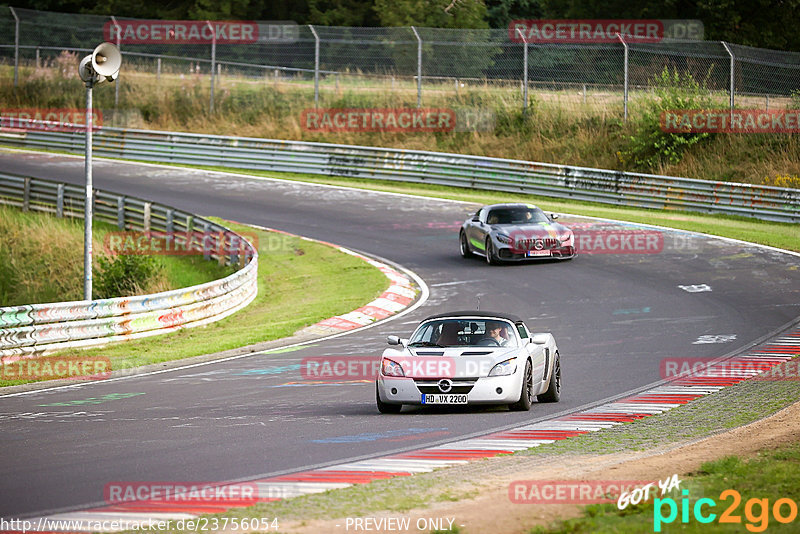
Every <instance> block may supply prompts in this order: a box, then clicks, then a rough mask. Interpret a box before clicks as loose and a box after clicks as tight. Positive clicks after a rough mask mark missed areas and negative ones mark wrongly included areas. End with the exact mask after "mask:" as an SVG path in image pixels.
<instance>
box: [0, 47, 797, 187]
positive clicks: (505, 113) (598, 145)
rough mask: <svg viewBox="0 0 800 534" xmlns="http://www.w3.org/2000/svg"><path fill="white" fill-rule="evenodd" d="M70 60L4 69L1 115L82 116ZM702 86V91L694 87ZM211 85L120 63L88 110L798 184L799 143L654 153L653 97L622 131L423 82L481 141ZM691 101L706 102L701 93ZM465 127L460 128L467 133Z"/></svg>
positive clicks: (225, 83) (376, 95)
mask: <svg viewBox="0 0 800 534" xmlns="http://www.w3.org/2000/svg"><path fill="white" fill-rule="evenodd" d="M78 61H79V56H78V55H76V54H69V53H62V54H61V55H60V56H59V57H58V58H57V59H55V60H52V61H51V62H48V65H47V66H42V67H40V68H38V69H34V68H30V67H27V66H23V68H22V69H20V76H19V83H16V84H15V83H14V82H13V80H14V72H13V68H12V67H11V66H0V106H2V107H3V108H7V109H20V108H27V109H30V108H40V109H41V108H62V109H63V108H72V109H78V110H80V109H82V107H83V105H84V93H83V91H84V90H85V88H84V87H83V85H82V83H81V82H80V80H79V79H78V78H77V77H76V76H74V74H73V73H74V72H76V69H77V67H78ZM125 61H126V62H128V61H129V59H128V58H126V60H125ZM726 64H727V63H726ZM723 68H725V67H723ZM681 74H683V76H684V77H686V75H687V74H685V73H681ZM336 80H338V81H336V82H334V80H333V78H332V77H329V78H326V79H325V78H324V79H323V80H322V83H321V86H320V93H319V108H333V109H342V108H345V109H346V108H378V109H381V108H382V109H386V108H415V107H416V105H417V95H416V91H415V89H416V87H415V85H414V84H413V83H408V80H406V81H404V82H402V83H398V84H397V85H396V86H395V84H394V82H391V81H390V79H389V77H385V78H383V80H382V81H381V82H378V81H377V80H375V79H373V80H371V81H368V80H365V79H363V78H362V77H359V76H346V75H345V76H342V77H341V80H340V79H339V77H337V78H336ZM462 81H466V80H462ZM649 81H651V82H654V83H656V82H658V80H649ZM679 81H680V80H678V82H679ZM662 82H666V83H667V85H666V87H668V88H670V89H671V90H672V91H680V84H678V85H675V83H676V80H674V79H671V78H669V77H668V78H667V79H666V80H662ZM698 83H702V81H701V80H700V79H698ZM215 84H216V89H215V93H214V112H210V111H209V105H208V103H209V98H210V80H209V78H208V77H207V76H205V75H204V76H198V75H193V74H190V75H188V76H187V75H186V73H185V72H169V73H167V72H165V73H163V75H162V76H161V77H157V76H156V75H155V73H153V72H152V66H149V67H147V70H144V71H140V70H137V69H136V68H135V66H134V64H128V63H126V67H125V69H124V72H123V74H122V77H121V78H120V81H119V90H118V92H119V95H118V96H119V102H118V104H115V91H114V90H113V89H111V87H110V86H105V87H101V88H98V90H97V91H96V92H95V96H94V98H95V107H96V108H98V109H101V110H103V113H104V122H105V124H107V125H110V126H120V127H129V128H143V129H156V130H170V131H184V132H196V133H214V134H221V135H242V136H249V137H263V138H279V139H292V140H301V141H320V142H329V143H337V144H356V145H370V146H385V147H395V148H405V149H421V150H438V151H443V152H453V153H459V154H475V155H485V156H496V157H505V158H513V159H523V160H531V161H542V162H550V163H563V162H566V161H568V162H571V163H572V164H574V165H581V166H585V167H597V168H606V169H618V170H640V171H643V172H653V173H656V174H667V175H672V176H688V177H693V178H700V179H707V180H723V181H738V182H746V183H756V184H760V183H768V184H776V183H778V182H780V181H781V180H788V185H790V186H792V187H798V184H800V157H798V156H799V155H800V149H798V146H800V137H798V136H796V135H791V134H781V133H772V134H770V133H765V134H716V135H713V136H709V137H708V138H704V139H703V140H702V142H699V143H697V144H693V145H692V146H688V147H686V149H685V150H684V149H683V147H682V145H676V147H677V148H678V150H677V151H672V150H669V149H668V148H665V147H662V146H661V144H660V143H661V142H662V141H663V140H664V139H665V135H662V132H661V131H660V129H656V130H653V131H652V133H654V134H655V138H654V139H655V140H657V141H656V142H653V141H654V139H651V138H649V137H648V136H646V135H643V132H644V131H645V130H646V128H647V125H648V124H650V125H651V126H652V125H653V124H655V123H658V121H659V116H660V113H658V112H656V113H654V112H653V110H654V108H653V106H654V105H655V106H656V109H660V108H658V106H659V102H661V100H660V99H659V98H658V97H657V96H654V95H653V94H651V93H650V92H649V91H640V90H635V89H634V90H632V91H631V93H630V102H629V120H628V121H624V120H623V119H622V117H623V110H622V107H623V106H622V100H623V99H622V96H623V95H622V93H621V92H616V91H610V92H609V91H607V90H605V89H603V90H597V91H594V90H591V89H590V92H589V95H588V100H587V101H584V99H582V98H581V94H580V91H576V90H574V89H563V90H554V89H544V88H536V89H534V90H532V91H531V92H530V96H529V99H530V102H529V104H530V105H529V106H528V108H527V112H523V110H522V101H521V95H520V90H519V83H509V84H502V85H495V84H484V83H473V82H467V85H466V87H464V88H457V87H454V85H453V83H452V82H451V81H448V82H443V83H441V84H440V83H437V82H435V81H433V80H426V81H425V88H424V92H425V94H424V105H425V107H426V108H450V109H455V110H458V109H469V110H472V111H479V112H480V113H482V114H483V113H489V114H491V115H492V116H493V117H494V120H490V121H488V122H489V124H488V125H486V127H485V128H476V130H484V129H485V131H460V132H456V131H453V132H419V131H411V132H405V133H403V132H380V131H378V132H358V131H349V132H348V131H344V132H343V131H334V132H325V131H314V130H313V129H310V128H309V127H308V125H307V124H306V123H305V122H304V120H303V112H304V110H307V109H312V108H315V107H317V106H315V105H314V93H315V90H314V84H313V83H312V82H311V81H310V80H308V79H306V80H305V81H299V80H293V81H289V80H287V79H280V80H279V79H271V77H269V76H267V77H259V78H252V77H244V76H241V75H236V74H233V73H223V75H222V76H219V77H217V78H216V81H215ZM697 92H698V93H702V94H703V95H706V94H708V92H707V91H705V90H701V89H700V88H699V86H698V89H697ZM670 94H671V93H670ZM676 94H681V93H680V92H678V93H676ZM706 101H707V104H706V105H703V106H700V108H701V109H709V108H718V109H724V108H726V107H727V102H728V100H727V96H725V93H722V92H711V93H710V94H708V96H707V97H706V98H704V99H703V100H702V102H706ZM674 102H676V103H679V105H675V107H673V108H667V109H683V107H696V106H694V105H691V101H683V100H677V101H674ZM738 102H739V105H741V106H746V107H749V108H761V107H762V106H763V104H764V102H763V100H761V99H751V98H748V97H744V96H742V97H740V99H739V101H738ZM664 105H667V103H666V102H665V103H664ZM771 107H772V109H779V108H784V109H792V108H796V107H797V104H796V103H795V102H794V101H793V100H792V99H791V98H780V99H773V101H772V102H771ZM470 128H472V126H469V125H468V126H467V129H470ZM634 140H639V141H638V142H635V141H634ZM642 145H644V147H643V148H645V149H647V150H648V151H656V152H658V154H659V157H657V158H655V161H654V162H653V163H652V165H642V164H641V163H637V161H638V159H639V158H636V157H632V156H631V155H629V152H630V151H631V150H632V148H634V147H636V146H640V148H642ZM659 147H661V148H659ZM669 147H672V145H669Z"/></svg>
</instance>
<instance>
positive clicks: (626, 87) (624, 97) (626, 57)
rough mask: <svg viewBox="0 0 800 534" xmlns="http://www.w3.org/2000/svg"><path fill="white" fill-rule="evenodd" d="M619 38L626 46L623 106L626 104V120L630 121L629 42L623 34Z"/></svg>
mask: <svg viewBox="0 0 800 534" xmlns="http://www.w3.org/2000/svg"><path fill="white" fill-rule="evenodd" d="M617 38H618V39H619V41H620V42H621V43H622V46H624V47H625V90H624V94H623V106H624V109H625V111H624V122H628V43H626V42H625V39H623V38H622V35H620V34H617Z"/></svg>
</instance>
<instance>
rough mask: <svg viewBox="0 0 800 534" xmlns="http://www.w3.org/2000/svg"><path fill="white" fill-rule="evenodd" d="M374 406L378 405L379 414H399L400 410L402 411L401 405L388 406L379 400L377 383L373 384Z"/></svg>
mask: <svg viewBox="0 0 800 534" xmlns="http://www.w3.org/2000/svg"><path fill="white" fill-rule="evenodd" d="M375 404H377V405H378V411H379V412H381V413H400V410H402V409H403V405H402V404H388V403H386V402H383V401H382V400H381V396H380V394H379V393H378V383H377V382H375Z"/></svg>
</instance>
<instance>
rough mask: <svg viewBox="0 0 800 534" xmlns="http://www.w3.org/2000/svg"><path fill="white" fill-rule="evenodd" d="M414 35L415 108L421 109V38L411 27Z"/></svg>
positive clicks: (412, 27)
mask: <svg viewBox="0 0 800 534" xmlns="http://www.w3.org/2000/svg"><path fill="white" fill-rule="evenodd" d="M411 29H412V30H413V31H414V35H415V36H416V37H417V107H418V108H420V107H422V38H420V36H419V33H417V29H416V28H415V27H414V26H411Z"/></svg>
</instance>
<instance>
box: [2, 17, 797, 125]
mask: <svg viewBox="0 0 800 534" xmlns="http://www.w3.org/2000/svg"><path fill="white" fill-rule="evenodd" d="M2 11H3V10H0V33H1V34H2V35H4V36H6V37H5V42H4V43H0V58H2V59H3V60H5V61H8V62H13V64H14V67H15V83H16V81H17V79H18V77H19V67H20V65H24V66H30V67H34V66H37V65H39V66H40V65H42V64H44V63H47V62H48V61H50V62H52V61H53V59H54V58H55V57H56V56H57V55H58V54H59V53H61V52H62V51H76V52H81V53H84V52H86V51H88V50H91V49H92V48H93V47H94V46H95V45H97V44H98V43H99V42H101V41H102V40H103V38H104V35H103V27H104V25H106V24H108V23H109V22H110V21H113V23H114V24H122V23H124V22H126V21H131V20H134V19H124V18H120V17H116V18H115V17H103V16H97V15H72V14H63V13H52V12H44V11H34V10H28V9H20V8H11V9H9V10H8V12H7V13H3V12H2ZM295 28H296V30H295V32H294V35H293V38H292V39H291V40H286V39H283V40H275V41H273V40H270V39H269V38H268V37H265V38H264V39H259V40H258V41H256V42H253V43H249V44H216V43H214V44H188V45H174V44H152V43H151V44H123V45H122V53H123V56H124V57H125V65H126V67H125V68H126V70H129V69H138V70H141V71H147V72H154V73H156V75H161V73H162V72H170V73H180V74H183V75H188V74H190V73H191V74H193V75H198V74H199V73H202V75H204V76H209V78H210V84H211V87H212V88H213V84H214V83H215V76H217V75H223V74H224V75H226V76H243V77H250V78H274V79H281V80H284V81H290V82H298V83H305V84H307V85H309V86H310V85H311V84H312V83H313V85H314V103H315V105H319V104H320V98H324V96H325V93H326V92H332V91H334V90H335V89H338V88H339V87H340V85H341V86H346V87H347V88H348V90H352V91H373V92H374V91H375V90H382V91H390V90H392V91H401V90H402V91H405V92H411V93H412V94H413V92H415V93H416V100H417V105H418V106H422V105H424V102H425V94H426V92H436V93H442V92H449V91H452V92H454V93H455V94H458V92H459V91H460V90H462V91H463V90H469V88H470V87H472V86H486V85H491V86H492V87H500V86H502V87H505V88H507V89H511V90H513V91H514V94H515V95H516V96H515V97H514V98H518V99H519V101H520V104H521V106H523V107H524V106H526V105H527V104H528V98H527V95H528V89H529V88H530V89H532V90H535V91H537V92H538V93H542V94H544V95H545V96H546V97H548V98H559V99H562V98H563V100H564V103H565V104H567V103H572V104H575V103H580V102H581V100H582V101H583V103H586V101H587V98H588V99H589V100H594V101H596V102H600V103H602V104H604V105H607V104H609V103H610V104H614V105H619V106H620V108H621V109H620V111H621V112H622V113H626V112H627V104H628V99H629V98H635V97H636V96H637V95H640V94H644V93H646V91H647V90H648V89H650V88H652V87H653V84H654V79H655V78H656V77H657V76H658V75H659V74H660V73H661V72H662V71H663V69H664V68H669V69H672V70H677V71H678V72H681V73H688V74H691V75H692V76H693V77H694V79H695V80H697V81H698V82H700V83H702V84H704V85H705V87H707V88H708V89H709V90H710V91H717V92H719V93H720V94H727V95H728V97H729V99H730V105H731V106H734V105H735V100H736V96H737V95H738V96H739V97H740V98H743V97H752V96H757V97H758V98H759V102H760V101H762V100H763V102H764V105H765V107H769V105H770V101H769V98H770V96H772V97H773V99H775V98H777V99H781V98H782V99H785V100H786V102H787V103H788V99H787V97H789V96H791V95H792V94H793V93H794V92H796V91H798V90H800V53H793V52H780V51H775V50H766V49H759V48H752V47H747V46H740V45H735V44H730V43H724V42H719V41H688V40H683V41H682V40H669V39H667V40H664V41H662V42H658V43H643V42H626V41H625V40H624V39H620V42H614V43H572V44H542V43H526V42H523V41H522V39H520V40H512V39H510V38H509V34H508V31H507V30H505V29H489V30H475V29H440V28H416V27H392V28H356V27H328V26H324V27H323V26H295ZM122 83H124V76H123V82H122ZM117 91H118V89H117ZM212 92H213V91H212ZM321 92H322V96H321V94H320V93H321ZM209 104H210V106H212V107H213V99H212V100H211V101H210V103H209ZM747 104H748V105H752V103H751V102H750V101H748V102H747ZM759 105H760V103H759ZM773 105H775V103H774V100H773Z"/></svg>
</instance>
